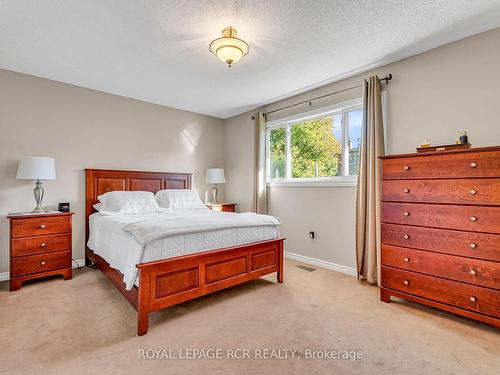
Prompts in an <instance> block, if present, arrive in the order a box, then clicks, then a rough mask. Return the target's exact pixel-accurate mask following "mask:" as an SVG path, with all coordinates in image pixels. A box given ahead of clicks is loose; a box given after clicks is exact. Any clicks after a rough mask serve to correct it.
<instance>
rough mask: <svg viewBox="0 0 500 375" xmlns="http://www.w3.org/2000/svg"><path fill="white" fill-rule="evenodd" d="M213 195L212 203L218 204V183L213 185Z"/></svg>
mask: <svg viewBox="0 0 500 375" xmlns="http://www.w3.org/2000/svg"><path fill="white" fill-rule="evenodd" d="M212 195H213V199H212V202H210V204H218V203H219V202H217V184H214V185H213V186H212Z"/></svg>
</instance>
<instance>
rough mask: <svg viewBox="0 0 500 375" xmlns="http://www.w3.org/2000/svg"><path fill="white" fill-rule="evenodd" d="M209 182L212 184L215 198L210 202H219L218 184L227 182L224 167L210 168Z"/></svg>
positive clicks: (208, 173) (208, 171)
mask: <svg viewBox="0 0 500 375" xmlns="http://www.w3.org/2000/svg"><path fill="white" fill-rule="evenodd" d="M206 181H207V184H213V185H212V194H213V199H212V202H210V203H212V204H213V203H219V202H217V184H225V183H226V177H225V176H224V169H223V168H209V169H207V180H206Z"/></svg>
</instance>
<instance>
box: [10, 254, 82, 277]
mask: <svg viewBox="0 0 500 375" xmlns="http://www.w3.org/2000/svg"><path fill="white" fill-rule="evenodd" d="M75 261H76V262H78V265H77V264H76V263H75ZM83 266H85V259H75V260H73V268H78V267H83ZM9 278H10V274H9V272H0V281H6V280H9Z"/></svg>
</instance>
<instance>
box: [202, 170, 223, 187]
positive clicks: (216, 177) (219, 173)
mask: <svg viewBox="0 0 500 375" xmlns="http://www.w3.org/2000/svg"><path fill="white" fill-rule="evenodd" d="M206 182H207V184H224V183H226V177H225V176H224V168H208V169H207V180H206Z"/></svg>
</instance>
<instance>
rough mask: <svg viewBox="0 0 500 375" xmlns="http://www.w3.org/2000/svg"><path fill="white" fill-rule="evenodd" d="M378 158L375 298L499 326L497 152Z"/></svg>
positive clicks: (488, 149) (499, 149)
mask: <svg viewBox="0 0 500 375" xmlns="http://www.w3.org/2000/svg"><path fill="white" fill-rule="evenodd" d="M381 159H382V194H381V200H382V202H381V222H382V224H381V237H382V246H381V264H382V266H381V288H380V299H381V300H382V301H384V302H389V301H390V298H391V297H399V298H403V299H405V300H408V301H413V302H417V303H421V304H424V305H427V306H431V307H435V308H439V309H442V310H445V311H448V312H452V313H455V314H458V315H462V316H466V317H468V318H472V319H476V320H479V321H481V322H484V323H487V324H490V325H493V326H496V327H500V146H497V147H482V148H475V149H468V150H453V151H443V152H436V153H419V154H405V155H389V156H384V157H381Z"/></svg>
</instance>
